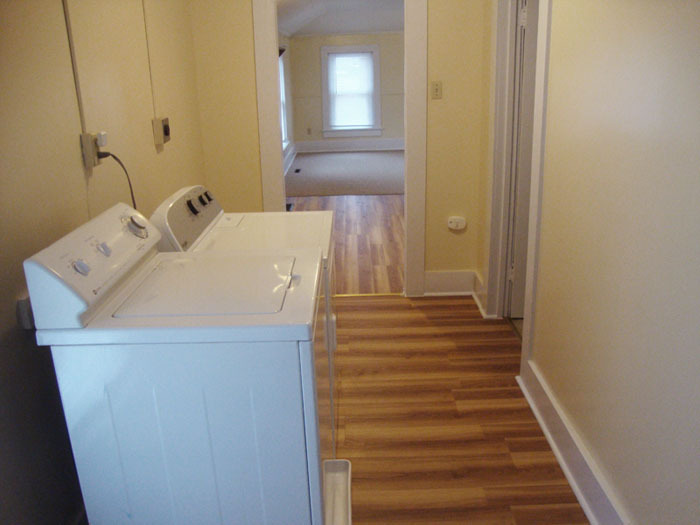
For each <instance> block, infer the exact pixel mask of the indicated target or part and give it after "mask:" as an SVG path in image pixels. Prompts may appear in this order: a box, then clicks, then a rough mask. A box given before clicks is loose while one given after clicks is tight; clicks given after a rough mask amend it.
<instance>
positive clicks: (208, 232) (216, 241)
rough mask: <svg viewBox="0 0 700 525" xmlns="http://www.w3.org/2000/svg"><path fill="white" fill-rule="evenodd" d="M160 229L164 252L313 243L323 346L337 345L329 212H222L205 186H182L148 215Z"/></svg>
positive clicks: (302, 245) (161, 247)
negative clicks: (319, 273)
mask: <svg viewBox="0 0 700 525" xmlns="http://www.w3.org/2000/svg"><path fill="white" fill-rule="evenodd" d="M151 222H153V224H155V226H156V227H157V228H158V229H159V230H160V232H161V234H162V238H161V241H160V243H159V244H158V248H159V249H160V250H161V251H164V252H171V251H202V250H223V251H226V250H247V249H270V250H276V249H280V248H283V249H286V248H317V249H321V251H322V253H323V275H324V281H325V289H326V308H327V312H326V320H327V330H326V332H327V334H328V347H329V349H330V350H331V353H332V352H333V351H334V350H335V347H336V335H335V334H336V331H335V326H336V325H335V320H336V316H335V310H334V308H333V293H334V290H335V271H334V265H333V241H332V234H333V212H332V211H303V212H294V213H287V212H263V213H224V211H223V209H222V208H221V205H220V204H219V202H218V201H217V200H216V199H215V198H214V196H213V195H212V193H211V192H210V191H208V190H207V189H206V188H205V187H204V186H189V187H185V188H182V189H180V190H178V191H177V192H175V193H174V194H172V195H171V196H170V197H168V198H167V199H165V200H164V201H163V202H162V203H161V205H160V206H158V208H157V209H156V211H155V212H154V213H153V215H152V216H151Z"/></svg>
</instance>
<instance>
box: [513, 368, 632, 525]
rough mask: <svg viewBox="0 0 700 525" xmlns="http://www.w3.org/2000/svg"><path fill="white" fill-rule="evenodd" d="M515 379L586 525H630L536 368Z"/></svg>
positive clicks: (609, 487)
mask: <svg viewBox="0 0 700 525" xmlns="http://www.w3.org/2000/svg"><path fill="white" fill-rule="evenodd" d="M516 379H517V380H518V384H519V385H520V388H521V390H522V391H523V394H525V398H526V399H527V401H528V403H529V404H530V407H531V408H532V411H533V412H534V414H535V417H536V418H537V421H538V422H539V424H540V427H542V430H543V432H544V435H545V437H546V438H547V441H548V442H549V444H550V446H551V447H552V451H553V452H554V455H555V456H556V458H557V461H558V462H559V465H560V466H561V468H562V470H563V471H564V474H565V475H566V479H568V480H569V484H570V485H571V488H572V489H573V491H574V494H576V497H577V498H578V501H579V503H580V504H581V507H582V508H583V511H584V512H585V513H586V517H587V518H588V519H589V521H590V522H591V523H592V524H593V525H597V524H600V525H626V524H629V523H631V521H630V519H629V518H628V517H627V514H626V512H625V511H624V510H623V506H622V504H621V503H620V500H619V498H618V497H617V496H616V494H615V492H614V491H613V490H612V488H611V485H610V484H609V483H608V482H607V480H606V479H605V477H604V476H603V474H602V472H603V471H602V470H601V469H600V467H598V465H597V462H596V461H595V459H594V458H593V456H592V455H591V454H590V452H589V451H588V449H587V447H586V446H585V445H584V442H583V440H582V439H581V437H580V436H579V434H578V432H576V429H575V428H574V427H573V425H572V424H571V422H570V421H569V418H568V417H567V416H566V413H565V412H564V410H563V409H562V407H561V405H560V404H559V402H558V400H557V398H556V396H555V395H554V393H553V392H552V390H551V388H550V387H549V385H548V384H547V381H546V380H545V379H544V377H543V376H542V373H541V372H540V370H539V369H538V367H537V364H536V363H534V362H533V361H528V363H527V366H526V367H523V368H521V370H520V375H519V376H518V377H517V378H516Z"/></svg>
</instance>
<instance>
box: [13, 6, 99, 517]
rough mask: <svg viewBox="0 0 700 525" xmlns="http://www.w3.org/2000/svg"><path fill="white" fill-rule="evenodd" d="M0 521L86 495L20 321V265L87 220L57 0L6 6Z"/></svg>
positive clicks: (39, 351)
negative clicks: (17, 302)
mask: <svg viewBox="0 0 700 525" xmlns="http://www.w3.org/2000/svg"><path fill="white" fill-rule="evenodd" d="M0 70H1V71H2V74H1V75H0V91H1V92H2V96H1V97H0V121H2V126H0V159H2V160H1V161H0V224H2V242H3V248H2V250H0V286H1V288H0V289H2V301H1V302H0V327H2V328H0V349H1V351H0V406H1V407H2V408H0V410H1V411H2V415H1V416H0V436H2V438H1V439H2V447H0V472H2V482H0V501H2V504H0V522H2V523H51V522H54V523H55V522H57V521H58V522H64V520H66V519H67V518H68V517H69V515H70V514H72V513H73V512H74V511H76V510H77V506H78V505H79V501H80V495H79V492H78V489H77V479H76V477H75V472H74V469H73V460H72V457H71V455H70V450H69V444H68V436H67V434H66V430H65V423H64V422H63V420H62V412H61V409H60V402H59V400H58V392H57V389H56V383H55V376H54V373H53V367H52V365H51V357H50V354H49V351H48V349H46V348H37V346H36V343H35V342H34V333H33V332H28V333H25V332H24V331H22V330H20V329H19V328H17V326H16V322H15V300H16V299H17V298H18V297H20V296H21V295H23V294H24V293H25V288H26V287H25V284H24V273H23V271H22V261H23V260H24V259H25V258H26V257H29V256H30V255H32V254H33V253H35V252H37V251H39V250H41V249H42V248H44V247H46V246H47V245H49V244H50V243H52V242H53V241H55V240H56V239H58V238H59V237H61V236H62V235H64V234H65V233H67V232H68V231H70V230H72V229H73V228H75V227H77V226H79V225H80V224H81V223H83V222H85V221H86V220H87V219H88V212H87V203H86V185H85V179H84V177H83V169H82V163H81V160H80V148H79V146H78V136H79V134H80V120H79V118H78V108H77V103H76V98H75V89H74V88H73V75H72V72H71V65H70V55H69V51H68V43H67V40H66V28H65V24H64V22H63V11H62V9H61V2H60V0H59V1H57V0H36V1H32V2H2V3H0Z"/></svg>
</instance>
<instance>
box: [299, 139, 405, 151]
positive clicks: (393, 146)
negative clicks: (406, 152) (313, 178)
mask: <svg viewBox="0 0 700 525" xmlns="http://www.w3.org/2000/svg"><path fill="white" fill-rule="evenodd" d="M294 145H295V147H296V152H297V153H331V152H334V151H394V150H402V149H404V139H402V138H397V139H352V140H306V141H299V142H295V143H294Z"/></svg>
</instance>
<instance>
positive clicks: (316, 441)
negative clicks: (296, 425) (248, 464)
mask: <svg viewBox="0 0 700 525" xmlns="http://www.w3.org/2000/svg"><path fill="white" fill-rule="evenodd" d="M299 356H300V360H301V381H302V387H303V389H304V424H305V427H306V441H307V445H306V446H307V459H308V464H309V468H308V472H309V480H308V482H309V494H310V496H311V498H310V499H311V514H312V523H313V524H314V525H323V496H322V487H323V481H322V476H321V467H322V463H321V436H320V431H319V422H318V414H317V413H316V407H317V406H318V401H317V397H316V372H315V361H314V346H313V344H312V343H309V342H308V341H304V342H302V343H299Z"/></svg>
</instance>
